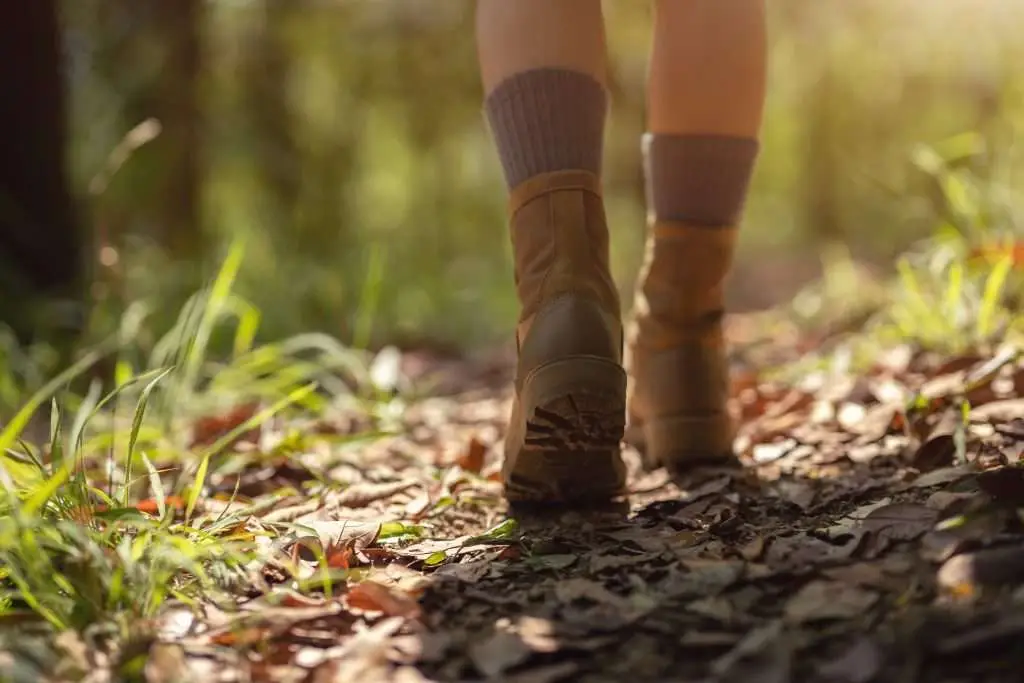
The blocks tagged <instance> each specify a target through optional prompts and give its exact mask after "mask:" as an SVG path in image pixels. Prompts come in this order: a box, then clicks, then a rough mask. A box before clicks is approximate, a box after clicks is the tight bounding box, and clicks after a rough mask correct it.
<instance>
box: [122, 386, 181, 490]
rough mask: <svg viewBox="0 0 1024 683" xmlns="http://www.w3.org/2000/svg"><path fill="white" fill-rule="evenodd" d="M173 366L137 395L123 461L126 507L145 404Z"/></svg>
mask: <svg viewBox="0 0 1024 683" xmlns="http://www.w3.org/2000/svg"><path fill="white" fill-rule="evenodd" d="M173 369H174V368H165V369H164V370H163V372H160V373H159V374H157V376H156V377H154V378H153V379H152V380H150V381H149V383H148V384H146V386H145V388H143V390H142V394H141V395H140V396H139V402H138V404H136V406H135V415H134V416H133V417H132V430H131V432H130V433H129V435H128V455H127V461H126V462H125V467H124V469H125V475H124V480H125V487H124V506H125V507H128V499H129V493H130V491H131V485H130V482H131V480H132V461H133V460H134V458H133V456H134V454H135V444H136V443H137V442H138V439H139V429H141V428H142V419H143V417H145V415H146V406H147V405H149V396H150V394H152V393H153V389H154V388H155V387H156V385H157V384H158V383H159V382H160V380H162V379H163V378H164V377H166V376H167V375H169V374H170V372H171V370H173Z"/></svg>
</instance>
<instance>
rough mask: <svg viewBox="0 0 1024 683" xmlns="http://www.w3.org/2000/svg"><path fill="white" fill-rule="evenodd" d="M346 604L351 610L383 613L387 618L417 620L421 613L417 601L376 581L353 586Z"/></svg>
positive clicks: (346, 597) (346, 598)
mask: <svg viewBox="0 0 1024 683" xmlns="http://www.w3.org/2000/svg"><path fill="white" fill-rule="evenodd" d="M345 602H346V604H348V606H349V608H350V609H360V610H363V611H365V612H381V613H382V614H384V616H386V617H406V618H415V617H417V616H419V613H420V606H419V603H418V602H417V601H416V600H414V599H413V598H411V597H409V596H408V595H405V594H403V593H400V592H399V591H398V590H396V589H392V588H388V587H387V586H384V585H382V584H380V583H377V582H376V581H363V582H362V583H358V584H356V585H355V586H353V587H352V588H351V589H350V590H349V591H348V593H347V594H346V596H345Z"/></svg>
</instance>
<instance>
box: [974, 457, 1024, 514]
mask: <svg viewBox="0 0 1024 683" xmlns="http://www.w3.org/2000/svg"><path fill="white" fill-rule="evenodd" d="M977 482H978V486H979V487H980V488H981V490H982V491H984V492H985V493H987V494H988V495H990V496H992V497H993V498H994V499H996V500H998V501H1000V502H1002V503H1010V504H1013V505H1017V506H1022V505H1024V468H1022V467H1018V466H1010V467H997V468H994V469H991V470H985V471H984V472H979V473H978V476H977Z"/></svg>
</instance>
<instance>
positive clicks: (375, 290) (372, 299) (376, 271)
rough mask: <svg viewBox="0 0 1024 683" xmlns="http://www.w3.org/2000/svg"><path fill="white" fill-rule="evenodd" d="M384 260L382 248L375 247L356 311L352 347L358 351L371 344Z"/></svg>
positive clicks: (382, 277) (382, 278) (377, 245)
mask: <svg viewBox="0 0 1024 683" xmlns="http://www.w3.org/2000/svg"><path fill="white" fill-rule="evenodd" d="M384 260H385V259H384V255H383V250H382V249H381V246H380V245H379V244H375V245H373V247H372V248H371V250H370V261H369V265H368V266H367V269H366V280H365V282H364V284H363V292H362V295H361V296H360V297H359V306H358V308H357V309H356V311H357V312H356V326H355V331H354V333H353V335H352V345H353V346H354V347H356V348H357V349H364V348H366V347H367V346H368V345H369V343H370V335H371V333H372V332H373V320H374V317H375V316H376V314H377V303H378V300H379V299H380V292H381V284H382V283H383V281H384Z"/></svg>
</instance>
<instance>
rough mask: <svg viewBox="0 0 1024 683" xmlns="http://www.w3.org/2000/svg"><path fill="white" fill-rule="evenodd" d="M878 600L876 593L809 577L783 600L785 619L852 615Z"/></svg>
mask: <svg viewBox="0 0 1024 683" xmlns="http://www.w3.org/2000/svg"><path fill="white" fill-rule="evenodd" d="M877 601H878V594H877V593H875V592H871V591H866V590H862V589H860V588H857V587H856V586H851V585H849V584H845V583H838V582H836V581H812V582H810V583H808V584H806V585H805V586H804V587H803V588H802V589H800V591H799V592H798V593H797V594H796V595H794V596H793V597H792V598H790V600H789V602H787V603H786V609H785V615H786V621H788V622H791V623H804V622H811V621H825V620H831V619H853V618H854V617H857V616H859V615H861V614H863V613H864V612H865V611H866V610H868V609H869V608H870V607H871V606H872V605H874V604H875V602H877Z"/></svg>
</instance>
